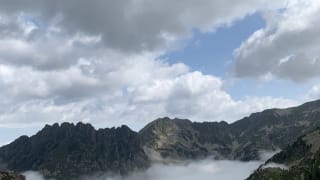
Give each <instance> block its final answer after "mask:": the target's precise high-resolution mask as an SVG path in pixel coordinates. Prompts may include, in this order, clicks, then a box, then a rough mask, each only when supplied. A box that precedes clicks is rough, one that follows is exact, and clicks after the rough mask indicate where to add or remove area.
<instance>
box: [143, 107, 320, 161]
mask: <svg viewBox="0 0 320 180" xmlns="http://www.w3.org/2000/svg"><path fill="white" fill-rule="evenodd" d="M318 126H320V101H314V102H310V103H306V104H304V105H302V106H299V107H294V108H288V109H270V110H265V111H263V112H260V113H254V114H252V115H250V116H249V117H245V118H243V119H241V120H239V121H237V122H235V123H232V124H227V123H226V122H220V123H217V122H204V123H193V122H191V121H189V120H181V119H173V120H171V119H169V118H162V119H158V120H155V121H153V122H151V123H150V124H148V125H147V126H145V128H143V129H142V130H141V131H140V132H139V134H140V138H141V139H142V142H143V145H144V146H145V149H147V150H148V152H151V153H152V154H155V153H157V154H159V155H161V156H162V157H163V158H167V159H178V160H179V159H189V158H201V157H205V156H214V157H216V158H217V159H237V160H243V161H248V160H255V159H259V152H260V151H261V150H278V149H283V148H285V147H286V146H287V145H289V144H291V143H293V142H294V141H295V140H296V139H297V138H298V137H299V136H301V135H303V134H304V133H306V132H308V131H310V130H312V129H314V128H315V127H318Z"/></svg>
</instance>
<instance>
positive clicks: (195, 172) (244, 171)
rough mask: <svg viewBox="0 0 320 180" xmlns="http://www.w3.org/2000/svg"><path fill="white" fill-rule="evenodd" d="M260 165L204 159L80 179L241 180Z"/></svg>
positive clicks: (36, 176) (36, 178) (33, 179)
mask: <svg viewBox="0 0 320 180" xmlns="http://www.w3.org/2000/svg"><path fill="white" fill-rule="evenodd" d="M262 163H263V162H262V161H250V162H240V161H226V160H223V161H220V160H219V161H218V160H212V159H206V160H201V161H191V162H185V163H180V164H153V165H152V166H151V167H150V168H149V169H148V170H146V171H143V172H135V173H132V174H130V175H129V176H126V177H120V176H112V175H104V176H100V177H95V176H90V177H82V178H81V180H197V179H201V180H212V179H215V180H230V179H232V180H243V179H245V178H247V177H248V176H249V175H250V174H251V173H252V172H253V171H254V170H255V169H257V168H258V167H259V165H261V164H262ZM24 175H25V176H26V177H27V180H44V178H43V176H42V175H41V174H40V173H38V172H31V171H30V172H25V173H24Z"/></svg>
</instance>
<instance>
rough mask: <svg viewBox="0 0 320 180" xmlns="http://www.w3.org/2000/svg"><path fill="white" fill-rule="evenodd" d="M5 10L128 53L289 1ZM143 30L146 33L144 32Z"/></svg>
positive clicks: (34, 0)
mask: <svg viewBox="0 0 320 180" xmlns="http://www.w3.org/2000/svg"><path fill="white" fill-rule="evenodd" d="M0 3H1V8H0V10H1V11H2V12H5V13H6V14H9V15H15V14H17V13H21V12H23V13H25V14H27V15H29V16H31V17H33V18H34V19H36V21H37V22H38V24H40V25H41V26H42V27H45V26H47V24H48V23H52V22H55V23H57V27H59V28H62V29H64V30H65V31H66V32H67V33H70V34H74V33H76V32H82V33H85V34H88V35H94V36H95V35H101V38H102V41H103V42H104V44H105V45H107V46H108V47H110V48H112V49H118V50H121V51H124V52H141V51H149V50H151V51H153V50H155V49H158V48H163V47H166V46H167V45H168V43H171V42H172V41H175V40H177V39H180V38H185V37H188V36H190V35H191V33H192V30H193V29H194V28H196V29H200V30H202V31H211V30H213V29H214V28H216V27H218V26H220V25H225V24H230V23H232V21H234V20H235V19H240V18H243V17H244V16H246V15H248V14H251V13H254V12H256V11H259V10H262V9H264V10H265V9H273V8H278V7H279V6H281V5H282V4H283V2H270V1H266V0H245V1H241V2H240V1H239V2H234V1H233V0H225V1H223V2H221V1H211V0H205V1H201V2H199V1H195V0H187V1H176V2H172V1H169V0H165V1H160V2H156V1H152V2H151V1H147V0H129V1H128V0H118V1H116V2H115V1H111V0H107V1H98V0H93V1H90V2H88V1H85V0H81V1H77V2H74V1H64V0H57V1H42V0H27V1H24V3H21V2H20V1H19V0H11V1H6V0H1V1H0ZM141 32H143V33H141Z"/></svg>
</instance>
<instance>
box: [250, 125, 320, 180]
mask: <svg viewBox="0 0 320 180" xmlns="http://www.w3.org/2000/svg"><path fill="white" fill-rule="evenodd" d="M270 164H271V165H270ZM319 167H320V129H316V130H314V131H312V132H310V133H307V134H306V135H304V136H301V137H299V138H298V139H297V141H295V142H294V143H293V144H292V145H290V146H288V147H286V148H285V149H284V150H283V151H281V152H280V153H278V154H276V155H274V156H273V157H272V158H271V159H269V160H268V161H267V162H266V163H265V164H264V165H263V166H261V167H260V168H259V169H258V170H256V171H255V172H254V173H253V174H252V175H251V176H250V177H249V178H248V180H287V179H290V180H319V179H320V169H319Z"/></svg>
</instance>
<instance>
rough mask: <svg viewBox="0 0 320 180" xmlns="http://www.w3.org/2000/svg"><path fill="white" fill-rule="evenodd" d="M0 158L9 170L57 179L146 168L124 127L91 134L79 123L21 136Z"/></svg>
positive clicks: (134, 136) (134, 137)
mask: <svg viewBox="0 0 320 180" xmlns="http://www.w3.org/2000/svg"><path fill="white" fill-rule="evenodd" d="M0 158H1V160H2V161H3V162H5V164H6V166H7V168H8V169H10V170H14V171H18V172H23V171H27V170H34V171H40V172H41V173H43V174H44V176H45V177H54V178H57V179H70V178H74V177H78V176H80V175H83V174H91V173H99V172H107V171H112V172H115V173H120V174H125V173H127V172H130V171H133V170H136V169H144V168H147V167H148V165H149V161H148V158H147V156H146V154H145V153H144V151H143V149H142V148H141V145H140V140H139V138H138V134H137V133H136V132H133V131H132V130H130V129H129V128H128V127H126V126H122V127H120V128H112V129H99V130H95V129H94V128H93V127H92V126H91V125H88V124H82V123H78V124H77V125H73V124H69V123H63V124H62V125H61V126H59V125H58V124H54V125H53V126H46V127H45V128H44V129H42V130H41V131H40V132H38V133H37V134H36V135H34V136H32V137H30V138H28V137H27V136H22V137H20V138H19V139H17V140H15V141H14V142H13V143H11V144H9V145H7V146H4V147H2V148H1V149H0Z"/></svg>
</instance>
